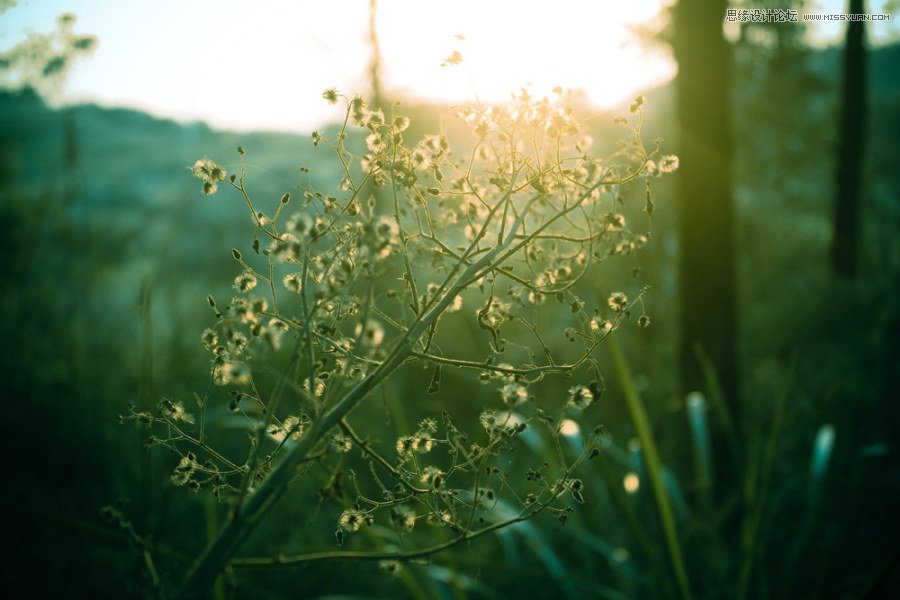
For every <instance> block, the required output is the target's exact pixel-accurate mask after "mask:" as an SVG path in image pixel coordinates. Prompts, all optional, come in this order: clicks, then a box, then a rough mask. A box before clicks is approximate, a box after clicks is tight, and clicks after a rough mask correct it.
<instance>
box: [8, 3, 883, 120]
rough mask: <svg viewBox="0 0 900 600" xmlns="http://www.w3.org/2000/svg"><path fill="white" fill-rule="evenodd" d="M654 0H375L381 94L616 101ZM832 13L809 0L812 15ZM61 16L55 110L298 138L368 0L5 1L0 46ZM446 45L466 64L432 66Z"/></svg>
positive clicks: (345, 74) (349, 75)
mask: <svg viewBox="0 0 900 600" xmlns="http://www.w3.org/2000/svg"><path fill="white" fill-rule="evenodd" d="M7 1H8V0H7ZM885 1H886V0H880V1H879V0H870V1H869V3H868V4H869V6H870V9H869V10H870V12H887V11H886V10H885V7H884V4H885ZM664 2H665V0H632V1H631V2H627V3H625V2H612V1H609V2H606V1H601V0H554V1H553V2H546V1H540V0H379V2H378V12H377V31H378V37H379V41H380V45H381V53H382V63H383V79H384V87H385V88H386V90H387V91H388V92H389V93H390V97H392V98H397V97H399V98H407V99H417V100H418V99H421V100H440V101H444V102H469V101H473V100H475V99H476V98H477V99H480V100H483V101H500V100H503V99H506V98H508V97H509V95H510V93H512V92H516V91H518V90H519V89H520V88H522V87H528V88H530V89H531V90H532V92H533V93H536V94H538V95H541V94H544V93H548V92H549V91H550V90H551V89H552V88H553V87H554V86H562V87H564V88H571V89H581V90H583V91H584V92H585V93H586V95H587V98H588V99H589V100H590V101H591V102H593V103H594V104H596V105H597V106H600V107H614V106H618V105H621V104H623V103H625V102H627V101H628V100H630V99H631V98H633V97H634V96H635V95H637V94H638V93H641V92H643V91H645V90H647V89H649V88H652V87H654V86H657V85H660V84H661V83H664V82H665V81H667V80H669V79H671V78H672V77H673V76H674V74H675V70H676V68H675V64H674V61H673V60H672V58H671V56H670V54H669V52H668V50H667V49H666V48H664V47H662V46H660V45H653V44H650V45H648V44H646V43H644V42H643V41H642V39H641V37H640V35H639V34H638V33H636V31H635V30H636V29H640V28H645V27H647V26H648V24H652V23H653V22H654V20H656V19H658V18H659V16H658V15H659V11H660V6H661V4H662V3H664ZM0 4H2V2H0ZM844 9H845V2H844V1H838V0H835V1H830V0H824V1H823V0H819V1H817V2H814V3H813V4H812V6H811V8H810V9H809V12H836V13H840V12H843V10H844ZM890 9H891V7H890V6H888V7H887V10H890ZM64 12H71V13H74V14H75V15H77V17H78V21H77V24H76V26H75V31H76V32H78V33H84V34H93V35H95V36H97V37H98V38H99V41H100V43H99V46H98V48H97V49H96V51H95V52H94V54H93V55H91V56H90V57H88V58H86V59H83V60H82V61H81V62H80V63H79V64H78V65H77V66H76V67H75V68H74V69H73V71H72V73H71V76H70V78H69V80H68V81H67V84H66V88H65V92H64V94H63V96H62V97H61V98H60V100H61V101H64V102H78V101H91V102H98V103H100V104H103V105H107V106H126V107H131V108H137V109H140V110H145V111H148V112H151V113H153V114H156V115H158V116H163V117H168V118H174V119H176V120H179V121H191V120H204V121H207V122H209V123H210V124H212V125H213V126H215V127H218V128H223V129H233V130H239V131H247V130H260V129H262V130H281V131H293V132H309V131H311V130H312V129H314V128H316V127H317V126H320V125H321V124H322V123H324V122H328V121H332V120H334V119H335V118H337V116H338V110H339V109H338V108H335V107H330V106H328V105H327V103H325V102H324V101H323V100H322V99H321V93H322V91H323V90H324V89H325V88H328V87H337V88H338V90H340V91H341V92H344V93H347V94H349V95H353V94H356V93H362V94H365V93H367V91H368V79H367V72H366V70H367V64H368V60H369V55H370V46H369V44H368V42H367V35H368V34H367V31H368V18H369V0H331V1H328V0H316V1H313V0H294V1H286V0H254V1H253V2H250V1H248V0H215V1H214V0H178V1H174V0H155V1H154V2H148V1H139V0H117V1H114V2H111V1H109V0H18V2H17V3H16V5H15V6H13V7H12V8H11V9H9V10H8V11H7V12H5V13H4V14H2V15H0V48H8V47H10V46H12V45H13V44H15V43H16V42H18V41H19V40H21V39H22V38H23V37H24V36H25V35H26V34H27V32H28V31H34V32H47V31H51V30H53V28H54V20H55V18H56V16H57V15H59V14H61V13H64ZM892 16H893V15H892ZM869 31H870V37H874V38H875V39H876V41H877V40H878V39H880V38H879V36H881V37H885V36H888V35H894V34H896V23H891V24H884V25H882V24H870V29H869ZM891 32H893V33H891ZM841 34H842V29H841V26H840V24H838V23H831V24H828V25H825V26H819V27H818V28H817V30H816V31H815V34H814V36H815V41H816V43H819V44H827V43H837V42H839V40H840V39H841ZM459 36H462V37H464V40H461V39H459ZM453 51H459V52H460V53H461V54H462V56H463V58H464V60H463V63H462V64H460V65H456V66H452V67H441V63H442V61H443V60H444V59H445V58H447V57H448V56H450V55H451V53H452V52H453Z"/></svg>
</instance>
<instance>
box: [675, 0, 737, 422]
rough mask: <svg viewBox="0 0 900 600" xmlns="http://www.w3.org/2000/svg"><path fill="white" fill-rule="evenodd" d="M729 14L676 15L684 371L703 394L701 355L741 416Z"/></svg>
mask: <svg viewBox="0 0 900 600" xmlns="http://www.w3.org/2000/svg"><path fill="white" fill-rule="evenodd" d="M725 7H726V2H725V1H724V0H715V1H701V0H680V2H679V3H678V4H677V5H676V6H675V7H674V9H673V12H672V17H673V29H674V31H673V34H672V45H673V48H674V51H675V58H676V60H677V61H678V77H677V79H676V90H677V93H678V119H679V122H680V137H679V150H678V154H679V155H680V158H681V166H680V169H679V176H678V178H679V184H680V196H681V198H680V215H679V233H680V245H681V262H680V270H679V279H680V290H681V291H680V295H681V367H682V377H683V384H684V386H685V389H687V390H692V389H700V388H702V387H703V384H704V380H703V374H702V372H701V369H700V366H699V363H698V360H697V356H696V348H697V347H698V346H700V347H702V349H703V350H704V351H705V352H706V353H707V354H708V355H709V356H710V358H711V360H712V364H713V367H714V368H715V370H716V373H717V374H718V376H719V378H720V382H721V385H722V390H723V392H724V396H725V398H727V399H728V401H729V402H730V403H731V407H730V408H731V409H732V413H733V414H735V416H737V415H736V413H737V412H738V411H737V410H736V409H737V404H738V402H737V397H738V373H737V365H736V359H735V345H736V342H735V334H736V324H735V323H736V316H735V313H736V308H735V305H736V302H735V274H734V270H735V244H734V205H733V201H732V134H731V109H730V108H731V68H732V59H731V48H730V46H729V45H728V44H727V42H726V41H725V38H724V37H723V34H722V25H723V22H724V20H725Z"/></svg>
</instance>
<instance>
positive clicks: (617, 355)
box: [609, 336, 691, 598]
mask: <svg viewBox="0 0 900 600" xmlns="http://www.w3.org/2000/svg"><path fill="white" fill-rule="evenodd" d="M609 341H610V344H609V345H610V351H611V353H612V359H613V365H614V367H615V370H616V374H617V375H618V378H619V384H620V385H621V386H622V393H623V394H625V402H626V405H627V406H628V413H629V415H630V416H631V420H632V422H633V424H634V428H635V430H636V431H637V434H638V439H639V440H640V441H641V447H642V448H643V451H644V463H645V464H644V466H645V468H646V470H647V475H648V476H649V477H650V486H651V488H652V489H653V496H654V499H655V500H656V509H657V512H658V513H659V518H660V521H661V522H662V526H663V533H664V534H665V537H666V546H667V547H668V550H669V559H670V561H671V563H672V569H673V570H674V572H675V577H676V579H677V581H678V588H679V590H680V591H681V595H682V597H683V598H691V587H690V583H689V582H688V575H687V569H686V568H685V566H684V558H683V556H682V554H681V544H680V543H679V541H678V531H677V529H676V527H675V515H674V513H673V511H672V504H671V502H670V501H669V495H668V493H667V492H666V486H665V483H664V482H663V474H662V463H661V462H660V460H659V453H658V452H657V449H656V443H655V442H654V440H653V433H652V431H651V428H650V421H649V419H648V418H647V411H646V409H645V408H644V403H643V401H642V400H641V397H640V395H639V394H638V392H637V390H636V389H635V387H634V380H633V378H632V376H631V369H629V367H628V363H627V362H626V361H625V357H624V355H623V354H622V350H621V349H620V348H619V343H618V341H617V340H616V337H615V336H612V337H610V340H609Z"/></svg>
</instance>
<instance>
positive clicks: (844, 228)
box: [831, 0, 868, 277]
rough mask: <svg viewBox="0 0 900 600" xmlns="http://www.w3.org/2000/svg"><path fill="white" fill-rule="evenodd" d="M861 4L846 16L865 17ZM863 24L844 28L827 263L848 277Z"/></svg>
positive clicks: (856, 211) (856, 0)
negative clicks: (830, 240)
mask: <svg viewBox="0 0 900 600" xmlns="http://www.w3.org/2000/svg"><path fill="white" fill-rule="evenodd" d="M864 4H865V3H864V1H863V0H849V7H848V10H847V12H849V13H850V14H865V12H866V11H865V5H864ZM865 35H866V32H865V22H864V21H850V22H849V23H848V24H847V44H846V47H845V50H844V72H843V90H842V93H843V99H842V100H843V102H842V106H841V125H840V127H841V128H840V132H839V134H838V135H839V141H838V156H837V202H836V204H835V208H834V233H833V235H834V237H833V240H832V246H831V259H832V267H833V268H834V271H835V272H836V273H838V274H840V275H844V276H847V277H851V276H853V275H854V274H855V273H856V270H857V267H858V262H859V238H860V223H861V219H860V211H861V206H860V183H861V180H862V164H863V152H864V150H865V126H866V101H867V96H868V94H867V90H866V86H867V83H866V48H865Z"/></svg>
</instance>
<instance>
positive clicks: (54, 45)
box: [0, 5, 97, 98]
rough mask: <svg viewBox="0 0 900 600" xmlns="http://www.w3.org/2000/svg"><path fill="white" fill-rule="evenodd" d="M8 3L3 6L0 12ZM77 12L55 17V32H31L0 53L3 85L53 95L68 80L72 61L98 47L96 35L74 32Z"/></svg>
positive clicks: (46, 95)
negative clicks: (33, 89) (30, 88)
mask: <svg viewBox="0 0 900 600" xmlns="http://www.w3.org/2000/svg"><path fill="white" fill-rule="evenodd" d="M6 8H9V5H8V6H5V7H0V12H2V11H3V10H4V9H6ZM75 20H76V19H75V15H73V14H71V13H65V14H62V15H60V16H59V17H58V18H57V19H56V31H54V32H52V33H30V34H28V36H27V37H26V38H25V39H24V40H22V41H21V42H19V43H18V44H16V45H15V46H13V47H12V48H9V49H8V50H5V51H2V52H0V87H4V88H11V89H21V88H24V87H32V88H35V89H36V90H37V91H39V92H40V93H41V95H42V96H44V97H45V98H52V97H53V96H54V95H55V94H56V93H57V92H58V91H59V90H60V88H61V86H62V84H63V82H64V81H65V80H66V78H67V76H68V74H69V70H70V68H71V66H72V64H73V62H74V61H75V60H76V59H78V58H80V57H82V56H84V55H86V54H88V53H90V52H91V51H92V50H94V48H96V46H97V38H95V37H94V36H91V35H79V34H76V33H75V32H74V31H73V28H74V26H75Z"/></svg>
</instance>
